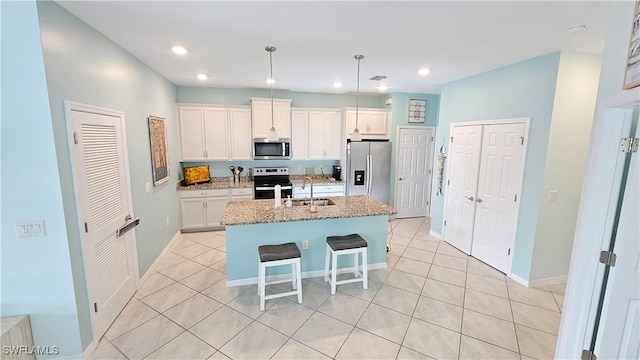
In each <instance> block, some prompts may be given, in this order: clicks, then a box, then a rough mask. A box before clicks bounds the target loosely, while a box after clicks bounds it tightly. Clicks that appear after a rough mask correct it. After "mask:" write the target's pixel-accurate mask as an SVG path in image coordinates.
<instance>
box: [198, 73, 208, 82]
mask: <svg viewBox="0 0 640 360" xmlns="http://www.w3.org/2000/svg"><path fill="white" fill-rule="evenodd" d="M196 77H197V78H198V80H200V81H205V80H207V75H205V74H198V75H196Z"/></svg>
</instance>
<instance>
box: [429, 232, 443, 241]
mask: <svg viewBox="0 0 640 360" xmlns="http://www.w3.org/2000/svg"><path fill="white" fill-rule="evenodd" d="M429 235H431V236H433V237H434V238H436V239H438V240H444V239H442V235H440V234H438V233H437V232H435V231H433V230H429Z"/></svg>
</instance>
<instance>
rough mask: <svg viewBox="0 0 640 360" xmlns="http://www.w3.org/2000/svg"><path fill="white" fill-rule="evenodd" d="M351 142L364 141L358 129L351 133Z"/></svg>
mask: <svg viewBox="0 0 640 360" xmlns="http://www.w3.org/2000/svg"><path fill="white" fill-rule="evenodd" d="M351 141H362V134H361V133H360V130H358V128H355V129H354V130H353V132H352V133H351Z"/></svg>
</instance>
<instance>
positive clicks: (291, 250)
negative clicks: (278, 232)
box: [258, 242, 302, 311]
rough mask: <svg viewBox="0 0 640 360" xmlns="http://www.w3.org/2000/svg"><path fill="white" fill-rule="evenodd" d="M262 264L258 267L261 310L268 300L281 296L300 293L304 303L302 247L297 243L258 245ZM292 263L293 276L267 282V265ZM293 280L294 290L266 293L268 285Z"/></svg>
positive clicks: (300, 298) (299, 299) (299, 297)
mask: <svg viewBox="0 0 640 360" xmlns="http://www.w3.org/2000/svg"><path fill="white" fill-rule="evenodd" d="M258 255H259V257H260V264H259V268H258V295H259V296H260V311H263V310H264V303H265V301H266V300H269V299H275V298H280V297H284V296H289V295H296V294H297V295H298V303H299V304H302V276H301V273H300V249H299V248H298V245H296V244H295V243H292V242H291V243H286V244H280V245H261V246H258ZM280 265H291V278H290V279H284V280H275V281H270V282H266V281H265V278H266V272H267V267H272V266H280ZM289 281H291V284H292V285H293V291H287V292H282V293H277V294H270V295H266V294H265V288H266V286H267V285H272V284H281V283H285V282H289Z"/></svg>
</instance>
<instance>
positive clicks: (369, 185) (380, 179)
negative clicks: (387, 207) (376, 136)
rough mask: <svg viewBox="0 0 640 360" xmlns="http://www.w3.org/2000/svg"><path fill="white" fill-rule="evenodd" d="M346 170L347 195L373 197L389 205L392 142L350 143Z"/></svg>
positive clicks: (348, 144)
mask: <svg viewBox="0 0 640 360" xmlns="http://www.w3.org/2000/svg"><path fill="white" fill-rule="evenodd" d="M346 170H347V172H346V174H347V177H346V182H347V195H371V196H372V197H373V198H375V199H378V200H380V201H382V202H383V203H385V204H388V203H389V181H390V176H391V172H390V171H391V143H390V142H388V141H353V142H348V143H347V164H346Z"/></svg>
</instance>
